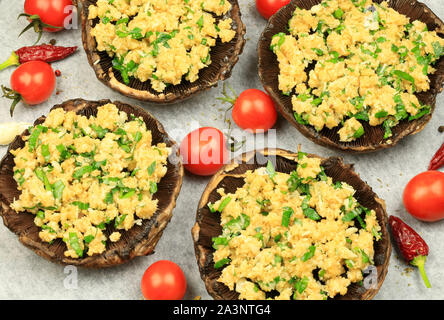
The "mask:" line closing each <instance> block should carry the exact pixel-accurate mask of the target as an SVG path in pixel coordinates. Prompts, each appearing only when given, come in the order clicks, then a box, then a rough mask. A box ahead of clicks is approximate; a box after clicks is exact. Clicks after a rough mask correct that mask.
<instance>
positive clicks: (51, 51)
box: [0, 44, 77, 70]
mask: <svg viewBox="0 0 444 320" xmlns="http://www.w3.org/2000/svg"><path fill="white" fill-rule="evenodd" d="M76 50H77V47H58V46H52V45H49V44H42V45H38V46H32V47H23V48H20V49H18V50H16V51H13V52H12V54H11V56H10V57H9V59H8V60H6V61H5V62H4V63H2V64H0V70H3V69H5V68H7V67H10V66H18V65H20V64H22V63H25V62H29V61H44V62H48V63H49V62H54V61H59V60H62V59H65V58H66V57H68V56H70V55H72V54H73V53H74V52H75V51H76Z"/></svg>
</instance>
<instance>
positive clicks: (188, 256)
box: [0, 0, 444, 299]
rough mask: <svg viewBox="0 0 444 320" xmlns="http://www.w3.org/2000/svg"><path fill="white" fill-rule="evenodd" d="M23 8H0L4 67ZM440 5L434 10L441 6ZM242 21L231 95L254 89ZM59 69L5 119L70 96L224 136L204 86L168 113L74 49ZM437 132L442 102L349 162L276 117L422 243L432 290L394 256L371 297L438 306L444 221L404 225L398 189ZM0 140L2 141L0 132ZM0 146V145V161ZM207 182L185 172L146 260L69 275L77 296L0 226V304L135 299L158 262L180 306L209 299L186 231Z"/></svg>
mask: <svg viewBox="0 0 444 320" xmlns="http://www.w3.org/2000/svg"><path fill="white" fill-rule="evenodd" d="M23 2H24V1H20V0H14V1H8V0H0V8H1V9H2V10H0V29H1V46H0V57H1V59H2V60H3V59H6V58H7V57H8V56H9V54H10V53H11V51H12V50H15V49H17V48H19V47H21V46H24V45H31V44H32V43H33V42H34V41H35V40H36V38H35V34H33V32H28V33H26V34H24V35H23V36H22V37H20V38H19V39H17V35H18V34H19V32H20V30H21V29H22V28H24V26H25V24H26V23H25V20H19V21H17V20H16V17H17V16H18V14H19V13H20V12H21V11H22V8H23V6H22V4H23ZM424 2H425V3H426V4H427V5H428V6H429V7H430V8H431V9H432V10H433V11H434V12H435V13H437V14H438V16H440V17H441V18H444V7H443V6H442V3H441V1H440V0H424ZM440 4H441V5H440ZM240 6H241V11H242V14H243V21H244V23H245V24H246V26H247V34H246V39H247V43H246V46H245V50H244V53H243V54H242V56H241V57H240V60H239V62H238V64H237V65H236V66H235V68H234V71H233V75H232V77H231V78H230V79H229V80H228V82H229V83H230V84H231V86H233V87H234V89H235V90H236V91H237V92H238V93H240V92H241V91H242V90H245V89H247V88H250V87H253V88H262V86H261V84H260V81H259V78H258V76H257V54H256V45H257V40H258V38H259V36H260V33H261V32H262V30H263V28H264V26H265V20H263V19H262V18H261V17H260V16H259V14H258V13H257V11H256V8H255V5H254V1H253V0H240ZM52 38H55V39H56V40H57V44H59V45H78V46H81V45H82V44H81V36H80V30H71V31H64V32H61V33H59V34H49V35H48V34H46V35H44V37H43V39H42V41H43V42H48V41H49V40H50V39H52ZM53 68H54V69H60V70H61V72H62V76H61V77H59V78H58V79H57V90H58V91H59V94H58V95H53V96H52V97H51V99H50V100H49V101H47V102H46V103H44V104H41V105H39V106H36V107H33V108H28V107H24V106H23V105H18V106H17V108H16V111H15V117H14V120H16V121H28V122H31V123H32V122H33V121H34V120H35V119H36V118H37V117H38V116H40V115H42V114H47V112H48V110H49V109H50V108H51V106H53V105H54V104H58V103H61V102H63V101H64V100H68V99H72V98H79V97H81V98H85V99H90V100H99V99H104V98H109V99H112V100H121V101H124V102H127V103H132V104H138V105H141V106H143V107H144V108H145V109H146V110H149V111H150V112H151V113H152V114H154V115H155V116H156V117H157V118H158V119H159V120H160V121H161V122H162V123H163V124H164V126H165V128H166V130H167V131H168V132H170V133H172V132H176V131H177V129H178V128H182V130H183V131H182V133H177V134H173V137H174V138H175V139H176V140H178V141H180V140H181V139H182V138H183V136H184V134H185V133H186V132H188V131H189V130H190V126H191V125H192V123H193V121H197V122H199V124H200V125H202V126H214V127H218V128H221V129H222V128H224V121H223V111H222V110H223V108H224V107H226V106H225V105H222V104H221V102H219V101H218V100H216V99H215V98H216V97H219V96H220V95H221V91H222V86H221V85H219V87H218V88H213V89H212V90H209V91H207V92H205V93H203V94H201V95H200V96H198V97H196V98H194V99H192V100H189V101H187V102H186V103H180V104H176V105H172V106H156V105H152V104H146V103H140V102H138V101H136V100H132V99H129V98H126V97H124V96H121V95H119V94H118V93H115V92H113V91H111V89H109V88H108V87H106V86H104V85H102V84H101V83H100V82H99V81H98V80H97V79H96V77H95V75H94V72H93V70H92V69H91V68H90V66H89V64H88V62H87V59H86V56H85V53H84V51H83V49H82V48H80V50H79V51H78V52H77V53H76V54H75V56H73V57H71V58H69V59H67V60H65V61H61V62H57V63H54V64H53ZM12 71H13V69H12V68H10V69H7V70H5V71H2V72H0V83H2V84H9V77H10V75H11V73H12ZM9 120H10V117H9V101H8V100H7V99H4V98H2V99H0V122H5V121H9ZM439 125H444V95H440V96H439V97H438V99H437V109H436V111H435V114H434V116H433V119H432V121H431V122H430V123H429V124H428V125H427V127H426V128H425V130H424V131H422V132H421V133H419V134H417V135H416V136H412V137H409V138H407V139H404V140H403V141H402V142H401V143H400V144H399V145H398V146H396V147H394V148H392V149H391V150H384V151H381V152H378V153H373V154H368V155H356V156H354V155H348V154H340V153H338V152H335V151H331V150H327V149H325V148H322V147H320V146H318V145H315V144H313V143H312V142H311V141H309V140H308V139H306V138H305V137H303V136H302V135H301V134H299V132H298V131H297V130H296V129H295V128H294V127H292V126H291V125H290V124H289V123H287V122H286V121H285V120H284V119H283V118H282V117H280V118H279V119H278V123H277V125H276V128H277V138H278V141H279V142H278V147H280V148H286V149H289V150H296V149H297V145H298V144H299V143H300V144H302V147H303V150H304V151H307V152H312V153H317V154H319V155H323V156H333V155H339V156H343V157H344V158H345V161H346V162H348V163H355V168H356V170H357V171H358V172H359V173H360V174H361V177H362V178H363V179H364V180H365V181H367V182H368V183H369V184H370V185H371V186H372V187H373V189H374V191H375V192H376V193H377V194H378V195H379V196H380V197H381V198H383V199H385V200H386V202H387V210H388V212H389V214H393V215H396V216H399V217H401V218H403V219H404V220H405V221H406V222H407V223H409V224H410V225H411V226H413V227H414V228H415V229H416V230H417V231H418V232H419V233H420V234H421V235H422V236H423V237H424V239H425V240H426V241H427V242H428V243H429V246H430V257H429V259H428V262H427V265H426V269H427V273H428V275H429V278H430V281H431V283H432V286H433V288H432V289H426V288H425V286H424V284H423V282H422V280H421V278H420V275H419V272H417V271H416V270H413V271H412V270H411V269H410V268H408V265H406V264H405V263H404V262H403V261H402V260H401V259H399V258H398V254H397V252H396V250H395V251H393V254H392V258H391V261H390V268H389V272H388V274H387V277H386V280H385V282H384V284H383V285H382V288H381V290H380V292H379V293H378V295H377V296H376V299H444V269H443V266H442V261H443V256H444V247H443V246H442V243H444V232H443V231H444V221H441V222H438V223H433V224H428V223H422V222H419V221H417V220H415V219H413V218H412V217H411V216H410V215H409V214H408V213H407V212H406V211H405V210H404V208H403V205H402V199H401V195H402V190H403V188H404V186H405V185H406V183H407V182H408V181H409V179H410V178H411V177H413V176H414V175H416V174H417V173H419V172H421V171H424V170H425V169H426V167H427V165H428V162H429V160H430V158H431V157H432V155H433V153H434V152H435V151H436V150H437V149H438V147H439V146H440V145H441V143H442V141H443V138H444V134H441V135H440V134H439V133H438V131H437V128H438V126H439ZM0 134H1V133H0ZM5 153H6V147H0V157H3V155H4V154H5ZM207 182H208V179H207V178H201V177H196V176H191V175H189V174H187V175H186V176H185V179H184V183H183V186H182V192H181V194H180V196H179V198H178V202H177V207H176V209H175V210H174V216H173V218H172V220H171V222H170V224H169V225H168V227H167V228H166V230H165V232H164V235H163V237H162V238H161V240H160V241H159V243H158V245H157V248H156V252H155V254H153V255H151V256H148V257H141V258H137V259H135V260H133V261H131V262H130V263H127V264H125V265H122V266H119V267H115V268H112V269H104V270H85V269H79V270H78V288H77V289H66V288H65V287H64V280H65V278H66V276H67V275H66V274H65V273H64V268H63V267H62V266H59V265H56V264H53V263H50V262H48V261H46V260H44V259H42V258H40V257H39V256H37V255H36V254H35V253H34V252H32V251H31V250H29V249H27V248H25V247H24V246H22V245H21V244H20V243H19V241H18V239H17V237H16V236H15V235H14V234H13V233H11V232H10V231H9V230H8V229H7V228H5V227H4V226H3V224H2V223H0V299H142V295H141V292H140V289H139V283H140V279H141V277H142V274H143V272H144V271H145V269H146V268H147V267H148V266H149V265H150V264H151V263H153V262H155V261H157V260H160V259H170V260H173V261H175V262H176V263H178V264H179V265H180V266H181V267H182V269H183V270H184V272H185V274H186V277H187V280H188V291H187V294H186V297H185V298H187V299H191V298H193V297H195V296H197V295H200V296H202V298H203V299H210V298H211V297H210V296H209V295H208V294H207V292H206V290H205V287H204V284H203V282H202V281H201V279H200V275H199V271H198V268H197V264H196V259H195V257H194V249H193V243H192V238H191V233H190V230H191V227H192V226H193V224H194V219H195V210H196V207H197V203H198V200H199V198H200V195H201V193H202V191H203V190H204V188H205V186H206V184H207Z"/></svg>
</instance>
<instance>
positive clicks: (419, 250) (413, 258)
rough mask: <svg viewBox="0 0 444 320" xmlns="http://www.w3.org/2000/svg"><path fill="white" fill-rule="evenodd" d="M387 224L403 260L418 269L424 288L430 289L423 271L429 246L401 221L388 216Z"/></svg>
mask: <svg viewBox="0 0 444 320" xmlns="http://www.w3.org/2000/svg"><path fill="white" fill-rule="evenodd" d="M389 224H390V227H391V229H392V234H393V238H394V239H395V241H396V243H397V244H398V247H399V250H400V251H401V253H402V255H403V257H404V259H405V260H406V261H407V262H409V263H410V264H411V265H413V266H415V267H418V269H419V272H420V273H421V277H422V279H423V280H424V283H425V285H426V287H427V288H431V287H432V286H431V285H430V282H429V279H428V278H427V275H426V273H425V270H424V264H425V262H426V260H427V256H428V254H429V246H428V245H427V243H426V242H425V241H424V239H422V238H421V236H420V235H419V234H418V233H416V231H415V230H413V229H412V228H411V227H410V226H408V225H407V224H406V223H405V222H404V221H402V220H401V219H399V218H397V217H394V216H390V217H389Z"/></svg>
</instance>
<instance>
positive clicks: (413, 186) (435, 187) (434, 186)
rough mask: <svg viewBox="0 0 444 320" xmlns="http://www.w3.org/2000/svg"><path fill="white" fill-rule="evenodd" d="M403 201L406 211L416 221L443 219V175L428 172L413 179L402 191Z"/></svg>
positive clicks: (438, 172)
mask: <svg viewBox="0 0 444 320" xmlns="http://www.w3.org/2000/svg"><path fill="white" fill-rule="evenodd" d="M403 201H404V206H405V208H406V210H407V211H408V212H409V213H410V214H411V215H412V216H413V217H415V218H416V219H418V220H422V221H428V222H434V221H438V220H442V219H444V173H443V172H441V171H434V170H430V171H425V172H422V173H420V174H418V175H417V176H415V177H413V178H412V179H411V180H410V181H409V182H408V184H407V186H406V187H405V189H404V194H403Z"/></svg>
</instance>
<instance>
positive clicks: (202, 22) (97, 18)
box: [80, 0, 245, 103]
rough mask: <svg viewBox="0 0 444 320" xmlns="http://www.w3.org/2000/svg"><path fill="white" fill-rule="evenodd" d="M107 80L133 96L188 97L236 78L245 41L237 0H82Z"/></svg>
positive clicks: (89, 41) (94, 60) (89, 47)
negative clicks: (235, 71) (238, 61)
mask: <svg viewBox="0 0 444 320" xmlns="http://www.w3.org/2000/svg"><path fill="white" fill-rule="evenodd" d="M80 3H81V5H82V10H81V16H82V27H83V42H84V47H85V50H86V53H87V56H88V60H89V62H90V64H91V66H92V67H93V68H94V71H95V72H96V75H97V77H98V78H99V80H101V81H102V82H104V83H105V84H106V85H108V86H109V87H111V88H112V89H114V90H117V91H119V92H120V93H122V94H125V95H127V96H130V97H133V98H136V99H140V100H144V101H150V102H157V103H172V102H177V101H181V100H184V99H186V98H189V97H191V96H192V95H194V94H197V93H198V92H200V91H203V90H206V89H209V88H211V87H212V86H215V85H217V82H218V81H219V80H224V79H226V78H228V77H229V76H230V74H231V70H232V68H233V66H234V65H235V64H236V62H237V60H238V57H239V55H240V54H241V52H242V50H243V46H244V43H245V40H244V34H245V26H244V24H243V23H242V21H241V14H240V10H239V6H238V4H237V1H236V0H222V1H220V0H199V1H198V0H187V1H183V0H173V1H168V2H165V1H163V0H155V1H148V0H132V1H124V0H115V1H108V0H82V1H80Z"/></svg>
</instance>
